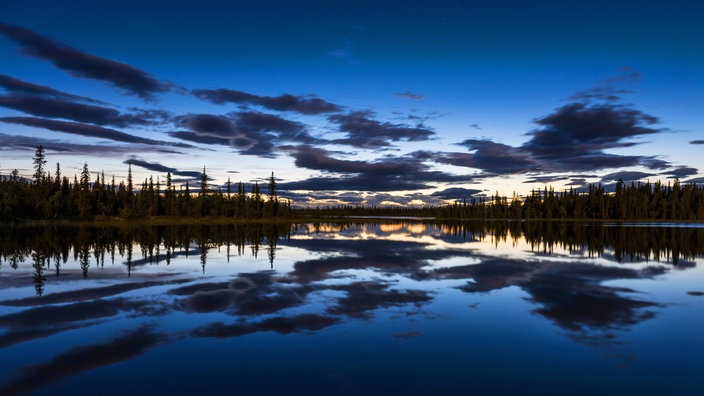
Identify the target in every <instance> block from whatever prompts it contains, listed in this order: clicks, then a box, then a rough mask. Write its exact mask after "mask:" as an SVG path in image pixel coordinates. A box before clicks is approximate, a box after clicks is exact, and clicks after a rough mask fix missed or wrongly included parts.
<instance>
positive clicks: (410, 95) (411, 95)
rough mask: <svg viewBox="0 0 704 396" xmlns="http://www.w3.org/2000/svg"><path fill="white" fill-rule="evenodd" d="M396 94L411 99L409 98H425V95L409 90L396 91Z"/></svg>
mask: <svg viewBox="0 0 704 396" xmlns="http://www.w3.org/2000/svg"><path fill="white" fill-rule="evenodd" d="M396 96H398V97H399V98H404V99H411V100H421V99H424V98H425V95H421V94H419V93H415V92H410V91H406V92H397V93H396Z"/></svg>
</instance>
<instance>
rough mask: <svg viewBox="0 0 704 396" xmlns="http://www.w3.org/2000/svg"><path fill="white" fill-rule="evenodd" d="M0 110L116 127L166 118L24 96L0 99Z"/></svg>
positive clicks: (145, 123) (158, 115)
mask: <svg viewBox="0 0 704 396" xmlns="http://www.w3.org/2000/svg"><path fill="white" fill-rule="evenodd" d="M0 106H2V107H7V108H9V109H13V110H18V111H22V112H24V113H28V114H31V115H33V116H38V117H48V118H64V119H68V120H72V121H77V122H85V123H91V124H98V125H112V126H116V127H127V126H131V125H148V124H151V123H152V122H153V121H154V120H155V119H161V118H164V117H166V114H165V113H163V112H161V111H149V110H139V109H137V111H138V113H137V114H123V113H120V112H119V111H117V110H115V109H111V108H108V107H102V106H96V105H89V104H84V103H77V102H72V101H68V100H63V99H54V98H43V97H38V96H28V95H9V96H0Z"/></svg>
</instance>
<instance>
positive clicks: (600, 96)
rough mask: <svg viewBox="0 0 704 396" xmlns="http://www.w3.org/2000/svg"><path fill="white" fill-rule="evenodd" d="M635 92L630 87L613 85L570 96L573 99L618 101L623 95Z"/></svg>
mask: <svg viewBox="0 0 704 396" xmlns="http://www.w3.org/2000/svg"><path fill="white" fill-rule="evenodd" d="M630 93H633V91H631V90H629V89H623V88H616V87H611V86H598V87H594V88H590V89H586V90H583V91H579V92H577V93H576V94H574V95H572V96H570V97H569V99H570V100H573V101H593V100H599V101H609V102H616V101H619V100H621V99H622V97H623V95H627V94H630Z"/></svg>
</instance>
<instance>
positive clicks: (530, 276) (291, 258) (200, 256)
mask: <svg viewBox="0 0 704 396" xmlns="http://www.w3.org/2000/svg"><path fill="white" fill-rule="evenodd" d="M702 242H704V228H696V227H692V228H682V227H679V228H669V227H663V226H653V227H613V226H604V225H600V224H579V223H550V222H499V223H490V222H484V223H456V224H435V223H427V222H426V223H423V222H399V223H335V224H321V223H318V224H248V225H218V226H205V225H203V226H159V227H139V228H130V227H104V228H98V227H65V228H64V227H61V228H58V227H57V228H19V229H12V230H8V229H5V230H4V231H3V234H2V240H1V242H0V264H3V266H2V267H1V268H0V329H2V333H0V348H2V350H3V351H4V354H6V355H7V356H9V357H11V356H12V355H13V354H14V353H20V352H21V348H20V347H21V346H22V345H25V344H27V343H32V342H36V343H40V342H42V340H46V339H57V338H61V339H62V340H64V342H67V344H66V345H65V349H63V350H61V349H59V350H56V348H53V349H52V350H54V351H55V352H53V353H50V354H48V355H45V356H43V359H42V356H41V355H40V356H38V357H37V360H36V361H32V362H29V363H28V365H26V366H23V367H21V368H19V369H16V370H14V371H12V375H9V376H7V378H2V377H0V381H4V385H2V386H0V394H3V395H6V394H7V395H12V394H24V393H27V392H30V391H33V390H35V389H39V388H41V387H45V386H47V387H49V388H50V385H51V384H55V383H57V382H59V381H61V380H62V379H64V378H66V377H69V376H73V375H77V374H79V373H82V372H86V371H90V370H92V369H93V368H97V367H101V366H111V365H114V364H115V363H117V362H128V361H138V360H139V358H140V356H141V355H143V354H145V353H147V352H148V351H150V350H152V349H154V348H159V347H161V348H164V347H166V346H168V345H173V344H178V343H180V342H183V341H181V340H183V339H184V338H189V337H190V338H193V339H199V340H212V341H209V342H217V341H216V340H221V339H234V338H238V337H245V336H248V335H252V334H256V333H259V334H264V335H266V334H278V335H290V334H299V333H300V334H317V333H321V332H324V331H334V330H335V329H336V328H339V327H344V326H347V325H349V324H351V323H355V322H357V321H369V322H377V321H380V322H383V323H393V322H394V321H398V320H400V319H398V318H414V317H417V318H418V319H423V320H429V319H428V318H431V319H430V320H431V321H432V320H434V319H432V318H438V317H442V315H440V314H436V313H434V312H435V311H437V310H440V307H444V305H443V304H450V306H452V307H454V308H452V309H451V310H450V311H449V312H451V314H452V315H455V316H457V317H458V318H461V317H463V316H471V315H476V316H477V317H483V316H481V315H487V314H488V313H487V312H486V311H483V310H482V308H481V307H482V305H481V304H480V302H484V303H485V302H488V301H491V299H492V298H493V296H494V295H496V294H497V293H500V292H504V291H509V292H510V291H511V290H519V291H520V294H518V295H516V296H515V297H513V298H512V299H511V300H509V301H510V302H504V303H503V304H510V305H511V306H518V305H520V304H522V303H527V304H528V306H529V311H530V313H531V314H532V315H533V316H535V317H539V318H542V320H543V321H544V323H547V324H549V326H554V327H555V328H557V329H560V331H561V332H562V334H563V335H567V338H569V339H570V340H572V341H576V342H577V343H579V344H583V345H589V346H591V347H596V348H597V349H599V348H601V349H602V350H606V349H608V350H609V351H610V350H611V349H613V348H614V347H615V346H617V345H620V344H623V343H624V342H625V340H626V338H627V335H625V334H626V333H627V332H628V331H630V330H632V329H635V328H637V327H638V325H639V324H640V323H642V322H645V321H650V320H654V319H657V318H658V315H660V314H661V312H662V311H663V310H664V309H667V308H668V306H669V305H670V304H671V301H663V300H662V299H661V298H658V297H657V296H655V295H652V294H649V293H647V292H645V291H644V290H645V289H643V287H642V285H643V284H645V283H644V282H649V281H655V280H659V281H663V279H664V278H666V277H667V276H668V275H669V274H671V273H672V270H673V269H677V270H685V271H687V270H690V271H695V270H694V269H696V268H697V267H696V264H697V261H698V260H699V259H700V258H701V257H702V256H703V255H704V243H702ZM261 249H265V250H266V251H267V252H266V253H267V254H266V256H265V257H264V256H263V255H262V256H263V257H259V256H260V250H261ZM262 261H263V262H264V263H265V265H264V266H262V265H261V262H262ZM697 274H698V272H697ZM697 276H700V275H697ZM697 279H699V280H701V277H699V278H697ZM699 284H700V285H701V283H699ZM28 290H29V292H28ZM703 294H704V291H702V290H701V289H697V290H682V291H681V293H680V295H681V296H682V297H683V298H693V299H696V301H701V300H702V299H701V298H700V297H699V296H701V295H703ZM450 296H454V297H452V298H451V299H450ZM448 299H450V300H449V301H451V302H450V303H448V302H447V301H448ZM467 306H472V307H474V308H476V309H475V310H471V311H469V312H468V311H467ZM505 307H506V308H507V309H508V308H509V305H506V306H505ZM444 315H448V313H447V312H445V314H444ZM184 318H187V319H184ZM506 320H519V319H513V318H506ZM520 320H524V321H526V320H528V319H526V318H524V319H520ZM457 322H458V323H459V322H460V320H459V319H457ZM160 323H169V325H168V329H167V325H165V324H164V325H160ZM416 323H418V322H416ZM444 323H445V322H444ZM438 326H439V325H438ZM444 326H452V322H448V323H446V324H444ZM92 329H109V332H108V334H112V335H111V336H110V337H108V338H102V341H100V340H96V339H95V337H89V339H90V340H92V341H90V342H84V341H83V340H82V339H81V338H80V337H73V336H71V335H72V334H85V332H86V331H92ZM134 329H137V330H134ZM426 331H428V330H426ZM167 334H168V335H167ZM424 334H425V333H424V332H422V331H419V330H418V329H413V328H411V329H406V330H403V331H394V332H391V333H390V334H389V336H390V337H392V338H395V339H399V340H408V341H409V342H411V341H413V342H415V341H414V340H423V339H424V338H425V337H423V335H424ZM99 338H100V337H99ZM535 358H536V359H538V358H539V356H536V357H535ZM8 361H12V359H8ZM169 364H170V363H169V362H164V365H165V367H164V370H165V372H168V371H169V367H170V366H169ZM6 372H7V370H6ZM0 383H3V382H0ZM55 386H59V385H55Z"/></svg>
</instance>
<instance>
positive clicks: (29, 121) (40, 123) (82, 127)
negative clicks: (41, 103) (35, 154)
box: [0, 117, 192, 148]
mask: <svg viewBox="0 0 704 396" xmlns="http://www.w3.org/2000/svg"><path fill="white" fill-rule="evenodd" d="M0 122H7V123H12V124H20V125H26V126H31V127H36V128H44V129H49V130H51V131H57V132H64V133H72V134H74V135H81V136H88V137H95V138H102V139H110V140H114V141H117V142H125V143H140V144H148V145H167V146H174V147H183V148H190V147H192V146H190V145H187V144H183V143H169V142H161V141H158V140H152V139H147V138H142V137H139V136H134V135H130V134H127V133H124V132H120V131H117V130H114V129H110V128H104V127H100V126H96V125H89V124H81V123H77V122H69V121H57V120H47V119H44V118H35V117H0Z"/></svg>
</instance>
